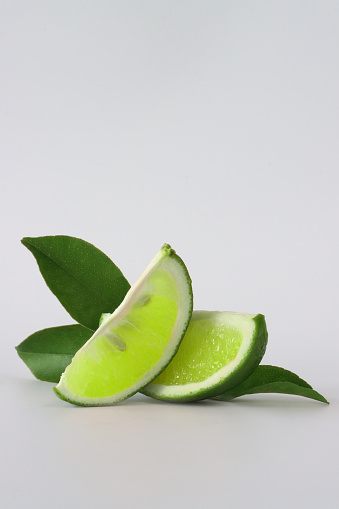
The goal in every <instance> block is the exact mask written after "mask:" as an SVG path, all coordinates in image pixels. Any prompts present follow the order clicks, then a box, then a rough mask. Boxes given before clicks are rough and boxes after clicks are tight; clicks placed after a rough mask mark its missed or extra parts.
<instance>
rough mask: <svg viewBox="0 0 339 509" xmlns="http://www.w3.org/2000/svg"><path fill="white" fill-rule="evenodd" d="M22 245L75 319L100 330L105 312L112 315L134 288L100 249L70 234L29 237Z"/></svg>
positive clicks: (90, 327) (24, 239)
mask: <svg viewBox="0 0 339 509" xmlns="http://www.w3.org/2000/svg"><path fill="white" fill-rule="evenodd" d="M21 242H22V244H23V245H24V246H25V247H26V248H27V249H28V250H29V251H31V253H32V254H33V256H34V257H35V259H36V261H37V263H38V267H39V270H40V272H41V274H42V276H43V278H44V280H45V282H46V284H47V286H48V288H49V289H50V290H51V292H52V293H53V294H54V295H55V296H56V297H57V299H58V300H59V302H60V303H61V304H62V305H63V307H64V308H65V309H66V311H68V313H69V314H70V315H71V317H72V318H74V320H76V321H77V322H79V323H80V324H82V325H84V326H85V327H88V328H89V329H92V330H93V331H94V330H96V329H97V327H98V322H99V318H100V316H101V314H102V313H103V312H110V313H112V312H113V311H114V310H115V309H116V308H117V307H118V306H119V304H120V303H121V302H122V300H123V299H124V297H125V295H126V293H127V291H128V290H129V288H130V285H129V283H128V281H127V279H126V278H125V277H124V275H123V274H122V272H121V270H120V269H119V268H118V267H117V266H116V265H115V264H114V263H113V262H112V260H111V259H110V258H109V257H108V256H106V255H105V254H104V253H103V252H102V251H100V249H98V248H96V247H95V246H93V245H92V244H90V243H89V242H86V241H84V240H82V239H78V238H76V237H70V236H67V235H55V236H45V237H25V238H23V239H22V240H21Z"/></svg>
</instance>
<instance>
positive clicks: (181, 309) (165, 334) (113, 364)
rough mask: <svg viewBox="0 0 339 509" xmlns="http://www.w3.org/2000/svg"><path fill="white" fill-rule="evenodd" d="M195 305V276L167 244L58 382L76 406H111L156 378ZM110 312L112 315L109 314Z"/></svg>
mask: <svg viewBox="0 0 339 509" xmlns="http://www.w3.org/2000/svg"><path fill="white" fill-rule="evenodd" d="M192 306H193V295H192V286H191V279H190V277H189V274H188V272H187V269H186V267H185V265H184V263H183V261H182V260H181V258H179V256H177V255H176V253H175V251H174V250H173V249H172V248H171V247H170V246H169V245H168V244H164V246H163V247H162V248H161V250H160V251H159V253H158V254H157V255H156V256H155V258H154V259H153V261H152V262H151V263H150V265H149V266H148V267H147V269H146V270H145V271H144V272H143V274H142V275H141V276H140V278H139V279H138V280H137V282H136V283H135V284H134V285H133V286H132V287H131V289H130V290H129V292H128V293H127V295H126V297H125V299H124V300H123V302H122V303H121V304H120V306H119V307H118V308H117V309H116V310H115V311H114V313H113V314H112V315H104V320H103V321H102V323H101V325H100V326H99V328H98V330H97V331H96V332H95V333H94V334H93V336H92V337H91V338H90V339H89V340H88V341H87V342H86V343H85V344H84V346H83V347H82V348H80V350H78V352H77V353H76V354H75V356H74V357H73V360H72V362H71V364H70V365H69V366H68V367H67V368H66V370H65V371H64V373H63V374H62V376H61V379H60V382H59V384H58V385H57V386H56V387H54V391H55V392H56V394H57V395H58V396H59V397H60V398H61V399H63V400H66V401H68V402H70V403H74V404H76V405H85V406H99V405H111V404H113V403H117V402H119V401H122V400H124V399H126V398H128V397H129V396H131V395H132V394H134V393H135V392H137V391H138V390H139V389H141V388H142V387H143V386H144V385H146V384H148V383H149V382H151V381H152V380H153V379H154V378H155V377H156V376H157V375H158V374H159V373H160V372H161V371H162V370H163V369H164V368H165V367H166V365H167V364H168V363H169V362H170V360H171V359H172V357H173V356H174V354H175V353H176V351H177V349H178V347H179V344H180V341H181V340H182V338H183V336H184V334H185V331H186V329H187V326H188V324H189V321H190V318H191V314H192ZM107 316H108V318H107Z"/></svg>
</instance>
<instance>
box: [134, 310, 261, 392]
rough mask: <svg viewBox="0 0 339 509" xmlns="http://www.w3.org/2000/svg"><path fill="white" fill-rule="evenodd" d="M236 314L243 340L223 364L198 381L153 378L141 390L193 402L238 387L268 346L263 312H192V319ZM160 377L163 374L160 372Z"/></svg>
mask: <svg viewBox="0 0 339 509" xmlns="http://www.w3.org/2000/svg"><path fill="white" fill-rule="evenodd" d="M218 315H219V319H220V321H222V320H223V319H224V317H225V316H227V319H228V320H229V319H230V317H232V315H234V316H238V319H239V318H240V320H241V321H242V324H241V330H242V332H243V341H242V343H241V345H240V348H239V351H238V353H237V355H236V357H235V358H234V359H233V360H232V361H231V362H229V363H228V364H227V365H226V366H224V367H223V368H221V369H220V370H218V371H217V372H215V373H214V374H213V375H211V376H209V377H207V378H205V379H204V380H202V381H200V382H191V383H185V384H182V385H175V384H173V385H165V384H164V383H161V384H157V383H156V381H155V382H152V383H150V384H148V385H147V386H146V387H144V388H143V389H142V391H141V392H142V393H143V394H145V395H147V396H151V397H153V398H156V399H161V400H166V401H195V400H201V399H207V398H212V397H214V396H217V395H219V394H222V393H223V392H226V391H228V390H230V389H232V388H233V387H235V386H237V385H238V384H239V383H241V382H242V381H243V380H245V379H246V378H247V377H248V376H249V375H250V374H251V373H252V372H253V371H254V370H255V368H256V367H257V366H258V365H259V363H260V361H261V359H262V357H263V355H264V353H265V350H266V345H267V338H268V334H267V328H266V322H265V318H264V316H263V315H260V314H258V315H249V314H241V313H227V312H208V311H195V312H193V315H192V320H199V319H214V320H218ZM161 377H162V375H161Z"/></svg>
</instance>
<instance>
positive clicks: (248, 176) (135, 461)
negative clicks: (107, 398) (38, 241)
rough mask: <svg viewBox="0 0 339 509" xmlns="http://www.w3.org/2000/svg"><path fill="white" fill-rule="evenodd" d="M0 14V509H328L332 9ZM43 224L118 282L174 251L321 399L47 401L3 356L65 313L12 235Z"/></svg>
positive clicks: (335, 131)
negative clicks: (255, 317)
mask: <svg viewBox="0 0 339 509" xmlns="http://www.w3.org/2000/svg"><path fill="white" fill-rule="evenodd" d="M0 10H1V15H0V25H1V26H0V45H1V48H0V51H1V74H2V77H1V105H0V108H1V110H0V143H1V150H0V171H1V187H0V194H1V196H0V207H1V211H0V213H1V218H2V249H1V252H0V257H1V259H0V262H1V263H0V267H1V288H2V291H1V297H0V299H1V300H0V305H1V310H2V340H1V349H2V350H1V352H2V353H1V357H0V368H1V375H0V388H1V393H0V398H1V408H2V423H1V430H2V433H1V438H0V441H1V443H0V445H1V449H0V450H1V464H0V472H1V477H0V493H1V498H2V499H3V498H4V500H5V502H3V503H2V504H1V507H4V508H5V509H7V508H9V509H19V508H20V509H21V508H22V507H28V508H30V507H34V508H45V507H49V508H51V509H56V508H60V507H72V506H73V505H76V506H77V507H83V508H86V507H93V506H97V507H104V508H105V507H113V506H114V507H115V506H116V507H124V508H132V507H133V508H134V507H137V508H150V509H153V508H159V507H161V508H173V507H178V508H181V507H183V508H191V507H192V508H193V507H194V508H203V507H213V506H214V505H217V504H218V505H220V506H226V505H227V506H228V505H230V506H232V507H234V508H241V509H243V508H244V509H247V508H248V507H253V508H265V509H266V508H270V509H271V508H272V507H274V508H277V509H279V508H280V507H281V508H282V507H284V508H285V507H290V508H298V509H299V508H304V507H307V508H308V509H313V508H319V507H322V508H324V509H332V508H333V509H334V508H336V507H338V500H337V499H338V496H339V489H338V485H337V472H338V467H339V462H338V454H339V444H338V438H337V429H338V413H339V411H338V408H339V405H338V389H339V382H338V354H339V346H338V345H339V342H338V332H337V327H338V326H337V322H338V307H339V297H338V296H339V292H338V259H339V256H338V255H339V252H338V251H339V249H338V247H339V246H338V217H339V205H338V187H339V178H338V168H339V164H338V163H339V150H338V139H339V103H338V90H339V64H338V62H339V31H338V23H339V6H338V3H337V2H335V1H323V2H316V1H286V2H269V1H267V2H264V1H257V2H250V1H248V2H238V1H237V2H236V1H228V2H224V1H213V2H207V1H206V2H201V1H194V2H193V1H192V2H186V1H180V2H177V1H168V2H164V1H154V2H153V1H152V2H151V1H145V2H137V1H135V2H133V1H127V2H114V1H99V2H88V1H81V2H80V1H75V0H74V1H73V2H66V1H59V2H57V3H54V2H46V1H44V2H42V1H35V2H33V4H32V3H30V4H28V3H27V2H24V1H17V2H8V1H4V0H0ZM53 234H69V235H74V236H77V237H81V238H84V239H85V240H88V241H90V242H92V243H94V244H95V245H96V246H98V247H99V248H101V249H102V250H103V251H104V252H106V253H107V254H108V255H109V256H110V257H112V259H113V260H114V261H115V262H116V263H117V265H118V266H119V267H120V268H121V269H122V270H123V272H124V273H125V275H126V277H127V278H128V279H129V280H130V281H131V282H133V281H134V280H135V279H136V278H137V277H138V275H139V274H140V273H141V271H142V270H143V269H144V268H145V267H146V265H147V263H148V262H149V261H150V260H151V259H152V257H153V256H154V254H155V253H156V252H157V250H158V249H159V248H160V246H161V245H162V244H163V243H164V242H169V243H170V244H172V245H173V247H174V248H175V249H176V250H177V251H178V253H179V254H180V256H182V258H183V259H184V260H185V262H186V264H187V266H188V268H189V271H190V274H191V276H192V279H193V287H194V299H195V308H196V309H211V310H213V309H227V310H235V311H243V312H248V313H257V312H261V313H264V314H265V315H266V319H267V324H268V329H269V346H268V350H267V353H266V356H265V363H272V364H276V365H279V366H283V367H285V368H288V369H290V370H292V371H294V372H296V373H297V374H299V375H300V376H301V377H303V378H305V379H306V380H307V381H308V382H309V383H311V384H312V385H313V386H314V387H315V388H316V389H317V390H319V391H320V392H321V393H323V394H324V395H325V396H326V397H327V398H328V399H329V400H330V402H331V405H330V406H329V407H327V406H325V405H321V404H318V403H316V402H312V401H307V400H303V399H301V398H296V397H295V398H293V397H287V396H286V397H279V396H277V395H272V396H257V397H255V396H253V397H251V398H247V399H245V398H243V399H242V400H241V399H239V400H238V401H236V402H233V403H231V404H222V403H215V402H204V403H197V404H192V405H188V404H187V405H176V404H166V403H159V402H155V401H151V400H149V399H146V398H144V397H143V396H136V397H135V398H132V399H131V400H129V401H128V402H126V403H124V404H121V405H119V406H116V407H111V408H105V409H95V408H91V409H81V408H80V409H79V408H75V407H73V406H71V405H67V404H66V403H63V402H62V401H59V400H58V399H57V398H56V397H55V396H54V394H53V392H52V390H51V385H50V384H43V383H39V382H37V381H35V380H33V378H32V376H31V375H30V373H29V372H28V370H27V368H26V367H25V366H24V364H23V363H22V362H21V361H20V359H19V358H18V357H17V355H16V353H15V350H14V348H13V347H14V345H16V344H18V343H19V342H20V341H22V340H23V339H24V338H25V337H27V336H28V335H29V334H31V333H32V332H34V331H35V330H38V329H42V328H44V327H49V326H54V325H61V324H66V323H71V319H70V318H69V317H68V315H67V313H66V312H65V311H64V310H63V309H62V308H61V306H60V305H59V303H58V302H57V300H56V299H55V297H53V295H51V294H50V292H49V291H48V289H47V288H46V286H45V284H44V282H43V280H42V278H41V276H40V274H39V272H38V270H37V267H36V264H35V262H34V260H33V258H32V256H31V254H30V253H28V251H27V250H25V248H24V247H23V246H21V245H20V242H19V240H20V238H21V237H23V236H38V235H53Z"/></svg>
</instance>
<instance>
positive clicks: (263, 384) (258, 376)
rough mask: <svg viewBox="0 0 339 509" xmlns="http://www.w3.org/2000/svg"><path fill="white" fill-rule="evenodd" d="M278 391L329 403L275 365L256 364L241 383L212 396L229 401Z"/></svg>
mask: <svg viewBox="0 0 339 509" xmlns="http://www.w3.org/2000/svg"><path fill="white" fill-rule="evenodd" d="M260 393H279V394H291V395H296V396H303V397H305V398H310V399H314V400H316V401H321V402H322V403H327V404H328V403H329V402H328V401H327V400H326V399H325V398H324V396H322V395H321V394H320V393H319V392H317V391H315V390H314V389H312V387H311V386H310V385H309V384H308V383H307V382H305V380H302V379H301V378H300V377H298V376H297V375H296V374H294V373H292V372H291V371H288V370H287V369H283V368H279V367H277V366H265V365H263V366H258V367H257V368H256V370H255V371H254V372H253V373H252V374H251V375H250V376H249V377H248V378H247V379H246V380H244V381H243V382H242V383H241V384H239V385H238V386H236V387H234V388H233V389H231V390H228V391H227V392H225V393H222V394H219V395H218V396H216V397H214V398H213V399H216V400H218V401H231V400H232V399H235V398H239V397H241V396H245V395H247V394H260Z"/></svg>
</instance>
